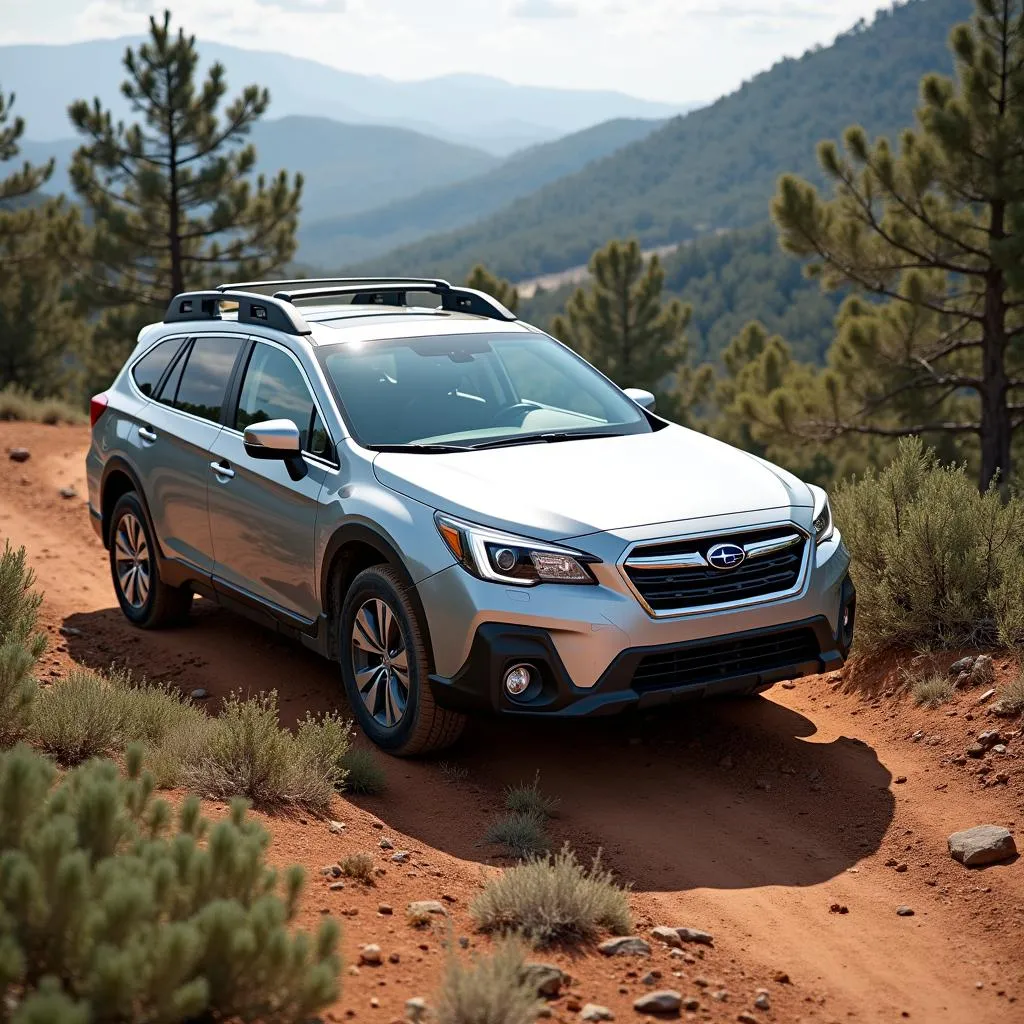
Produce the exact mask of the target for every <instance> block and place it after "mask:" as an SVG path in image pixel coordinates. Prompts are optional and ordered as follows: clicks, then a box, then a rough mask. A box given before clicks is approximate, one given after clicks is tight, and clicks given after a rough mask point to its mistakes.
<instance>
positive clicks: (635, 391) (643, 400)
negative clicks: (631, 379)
mask: <svg viewBox="0 0 1024 1024" xmlns="http://www.w3.org/2000/svg"><path fill="white" fill-rule="evenodd" d="M623 393H624V394H625V396H626V397H627V398H630V399H632V400H633V401H634V402H636V404H637V405H639V406H640V408H641V409H647V410H649V411H651V412H653V411H654V401H655V399H654V395H652V394H651V393H650V391H644V390H643V388H624V389H623Z"/></svg>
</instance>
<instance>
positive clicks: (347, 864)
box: [338, 853, 374, 885]
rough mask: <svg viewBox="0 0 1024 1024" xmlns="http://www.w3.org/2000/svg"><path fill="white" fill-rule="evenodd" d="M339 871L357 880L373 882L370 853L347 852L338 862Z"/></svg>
mask: <svg viewBox="0 0 1024 1024" xmlns="http://www.w3.org/2000/svg"><path fill="white" fill-rule="evenodd" d="M338 866H339V867H340V868H341V873H342V874H343V875H344V876H345V877H346V878H354V879H355V880H356V881H357V882H365V883H366V884H367V885H372V884H373V872H374V862H373V854H372V853H347V854H345V856H344V857H342V858H341V860H340V861H339V862H338Z"/></svg>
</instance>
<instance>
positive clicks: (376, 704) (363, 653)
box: [352, 597, 410, 729]
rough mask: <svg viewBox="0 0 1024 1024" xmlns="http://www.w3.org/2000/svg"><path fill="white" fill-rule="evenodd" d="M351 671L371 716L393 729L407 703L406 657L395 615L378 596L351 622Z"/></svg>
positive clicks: (400, 629)
mask: <svg viewBox="0 0 1024 1024" xmlns="http://www.w3.org/2000/svg"><path fill="white" fill-rule="evenodd" d="M352 671H353V673H354V674H355V680H356V689H357V690H358V691H359V696H360V697H361V698H362V701H363V704H364V705H365V706H366V710H367V711H368V712H369V714H370V716H371V717H372V718H373V719H374V721H375V722H377V723H378V724H379V725H382V726H384V728H386V729H393V728H394V727H395V726H396V725H398V723H399V722H401V720H402V717H403V716H404V715H405V710H406V707H407V706H408V703H409V686H410V683H409V656H408V652H407V651H406V647H405V639H404V638H403V636H402V628H401V626H400V624H399V621H398V616H397V615H395V613H394V611H393V610H392V608H391V607H390V605H388V603H387V602H386V601H384V600H382V599H381V598H379V597H373V598H370V599H369V600H368V601H364V602H363V604H362V605H361V606H360V608H359V611H357V612H356V615H355V619H354V620H353V622H352Z"/></svg>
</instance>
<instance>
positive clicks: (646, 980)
mask: <svg viewBox="0 0 1024 1024" xmlns="http://www.w3.org/2000/svg"><path fill="white" fill-rule="evenodd" d="M661 978H662V974H661V971H648V972H647V973H646V974H645V975H644V976H643V977H642V978H641V979H640V984H641V985H647V986H648V987H649V988H654V986H655V985H657V983H658V982H659V981H661Z"/></svg>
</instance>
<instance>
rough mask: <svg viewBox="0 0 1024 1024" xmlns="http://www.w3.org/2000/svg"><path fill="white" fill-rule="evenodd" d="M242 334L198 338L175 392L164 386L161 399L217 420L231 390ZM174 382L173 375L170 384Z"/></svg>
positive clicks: (186, 361)
mask: <svg viewBox="0 0 1024 1024" xmlns="http://www.w3.org/2000/svg"><path fill="white" fill-rule="evenodd" d="M244 343H245V342H244V339H242V338H229V337H216V338H196V339H195V341H194V342H193V343H192V351H191V352H189V353H188V356H187V357H186V358H185V360H184V369H183V370H182V371H181V379H180V380H179V381H178V382H177V388H176V389H175V390H174V392H173V393H172V391H171V389H170V387H169V386H168V387H165V388H164V390H163V393H162V394H161V396H160V397H161V399H162V400H163V401H165V402H167V403H168V404H169V405H173V406H174V408H175V409H180V410H181V411H182V412H188V413H191V414H192V415H193V416H199V417H201V418H202V419H204V420H210V421H212V422H213V423H217V422H218V421H219V420H220V411H221V406H222V405H223V404H224V395H225V394H226V393H227V390H228V381H229V380H230V378H231V371H232V370H233V369H234V367H235V360H236V359H237V358H238V353H239V352H240V351H241V348H242V345H243V344H244ZM172 383H174V381H173V376H172V379H171V380H170V381H168V385H170V384H172Z"/></svg>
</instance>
